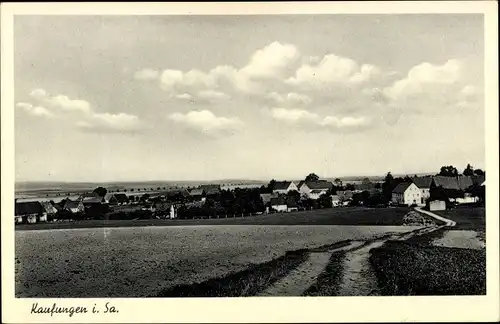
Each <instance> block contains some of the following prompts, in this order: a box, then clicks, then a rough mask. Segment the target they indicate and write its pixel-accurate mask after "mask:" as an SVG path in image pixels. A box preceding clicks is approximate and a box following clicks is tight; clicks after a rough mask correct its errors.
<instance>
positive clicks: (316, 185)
mask: <svg viewBox="0 0 500 324" xmlns="http://www.w3.org/2000/svg"><path fill="white" fill-rule="evenodd" d="M332 188H333V183H331V182H330V181H326V180H318V181H304V182H303V183H302V185H301V186H300V187H299V192H300V193H301V194H302V195H304V196H306V197H307V198H310V199H318V198H319V197H320V196H321V195H322V194H325V193H327V192H328V191H329V190H331V189H332ZM313 191H314V192H313Z"/></svg>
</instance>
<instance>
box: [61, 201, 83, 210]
mask: <svg viewBox="0 0 500 324" xmlns="http://www.w3.org/2000/svg"><path fill="white" fill-rule="evenodd" d="M80 203H81V202H80V201H73V200H70V199H68V200H66V203H65V204H64V207H63V208H64V209H70V208H78V207H79V206H80Z"/></svg>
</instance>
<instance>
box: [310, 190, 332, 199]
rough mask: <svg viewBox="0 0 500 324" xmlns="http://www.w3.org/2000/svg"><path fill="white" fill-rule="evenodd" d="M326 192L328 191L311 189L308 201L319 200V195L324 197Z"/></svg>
mask: <svg viewBox="0 0 500 324" xmlns="http://www.w3.org/2000/svg"><path fill="white" fill-rule="evenodd" d="M327 192H328V190H321V189H313V190H311V191H310V192H309V199H313V200H316V199H319V197H321V195H324V194H326V193H327Z"/></svg>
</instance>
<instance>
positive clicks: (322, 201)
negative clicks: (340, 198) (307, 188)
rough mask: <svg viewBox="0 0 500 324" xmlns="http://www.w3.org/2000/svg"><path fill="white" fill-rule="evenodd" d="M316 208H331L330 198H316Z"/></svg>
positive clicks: (326, 196) (324, 195)
mask: <svg viewBox="0 0 500 324" xmlns="http://www.w3.org/2000/svg"><path fill="white" fill-rule="evenodd" d="M317 202H318V206H319V208H332V207H333V203H332V198H331V197H330V195H329V194H322V195H321V196H320V197H319V198H318V201H317Z"/></svg>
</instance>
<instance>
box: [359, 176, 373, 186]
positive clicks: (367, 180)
mask: <svg viewBox="0 0 500 324" xmlns="http://www.w3.org/2000/svg"><path fill="white" fill-rule="evenodd" d="M361 183H362V184H364V185H366V184H370V183H372V182H371V181H370V179H368V178H363V180H362V181H361Z"/></svg>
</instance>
